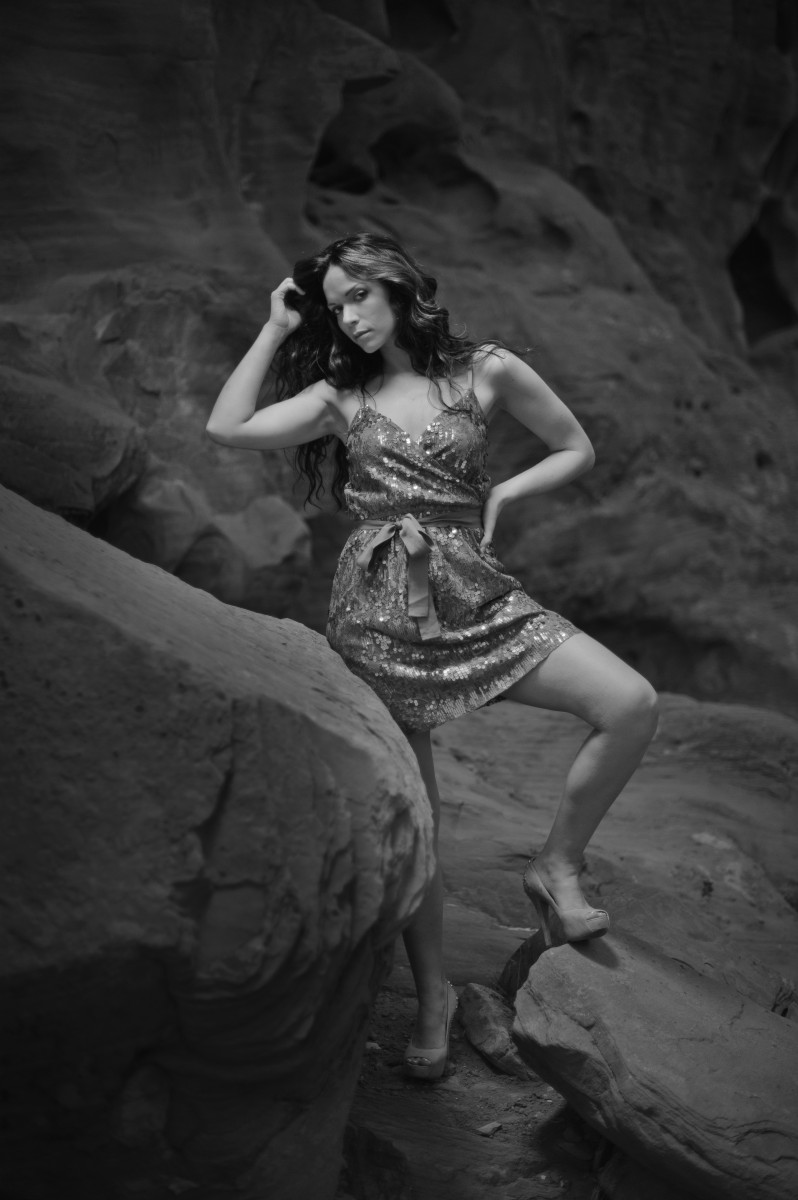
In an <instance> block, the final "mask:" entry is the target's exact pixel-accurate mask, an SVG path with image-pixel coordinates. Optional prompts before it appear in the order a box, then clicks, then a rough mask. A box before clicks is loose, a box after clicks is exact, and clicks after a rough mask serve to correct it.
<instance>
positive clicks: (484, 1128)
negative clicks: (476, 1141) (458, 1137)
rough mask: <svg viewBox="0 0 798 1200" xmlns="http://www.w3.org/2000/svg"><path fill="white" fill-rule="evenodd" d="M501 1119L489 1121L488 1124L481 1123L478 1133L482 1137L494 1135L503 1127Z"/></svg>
mask: <svg viewBox="0 0 798 1200" xmlns="http://www.w3.org/2000/svg"><path fill="white" fill-rule="evenodd" d="M501 1127H502V1123H501V1121H488V1123H487V1125H480V1127H479V1129H478V1130H477V1133H478V1134H480V1135H481V1136H482V1137H493V1135H494V1133H496V1132H497V1131H498V1130H499V1129H501Z"/></svg>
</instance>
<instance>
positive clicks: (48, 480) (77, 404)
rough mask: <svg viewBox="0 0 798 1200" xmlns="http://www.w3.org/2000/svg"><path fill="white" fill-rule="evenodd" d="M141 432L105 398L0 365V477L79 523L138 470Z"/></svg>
mask: <svg viewBox="0 0 798 1200" xmlns="http://www.w3.org/2000/svg"><path fill="white" fill-rule="evenodd" d="M146 454H147V451H146V439H145V437H144V434H143V432H142V430H141V429H140V427H139V426H138V425H137V424H136V422H135V421H132V420H131V419H130V417H128V416H126V415H125V414H124V413H123V412H120V411H119V409H118V408H116V407H115V406H114V405H113V404H107V403H103V400H102V399H101V398H100V397H97V396H85V395H81V394H79V393H78V391H77V389H76V388H71V387H68V386H67V385H65V384H63V383H60V382H59V381H58V380H56V379H52V378H46V377H42V376H40V375H29V374H26V373H24V372H22V371H17V370H14V369H13V368H12V367H8V366H4V367H3V368H2V369H0V482H1V483H2V484H3V485H4V486H5V487H9V488H12V489H13V490H14V491H15V492H19V494H20V495H22V496H25V498H26V499H28V500H31V501H33V503H34V504H39V505H41V506H42V507H43V508H49V509H52V510H54V511H56V512H61V513H69V514H70V516H72V517H74V518H75V519H78V520H80V521H81V522H88V521H90V520H91V519H92V518H93V517H94V516H95V514H96V513H97V512H98V511H100V510H101V509H103V508H104V507H106V506H107V505H109V504H111V503H112V502H113V501H114V500H115V499H116V498H117V497H118V496H119V495H121V494H122V493H123V492H125V491H126V490H127V489H128V488H130V487H131V486H132V485H133V484H134V483H135V482H136V480H137V479H138V477H139V475H140V474H141V473H142V471H143V469H144V464H145V461H146Z"/></svg>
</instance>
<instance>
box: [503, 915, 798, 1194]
mask: <svg viewBox="0 0 798 1200" xmlns="http://www.w3.org/2000/svg"><path fill="white" fill-rule="evenodd" d="M515 1006H516V1021H515V1024H514V1035H515V1038H516V1041H517V1044H518V1047H519V1050H520V1052H521V1055H522V1057H523V1058H524V1059H525V1060H526V1061H527V1062H528V1063H529V1064H530V1066H531V1067H532V1068H533V1069H534V1070H535V1071H537V1072H538V1073H539V1074H540V1075H542V1077H543V1078H544V1079H547V1080H548V1081H549V1083H551V1084H553V1086H554V1087H556V1088H557V1090H558V1091H559V1092H561V1093H562V1095H564V1096H565V1097H566V1099H567V1100H568V1101H569V1103H570V1104H572V1105H573V1107H574V1108H575V1109H576V1111H577V1112H578V1113H580V1114H581V1115H582V1116H583V1117H584V1118H585V1120H587V1121H588V1122H589V1123H590V1124H591V1125H592V1126H593V1127H594V1128H595V1129H597V1130H598V1131H599V1132H600V1133H602V1134H604V1135H605V1136H606V1137H607V1138H609V1140H610V1141H612V1142H614V1143H615V1144H616V1145H618V1146H620V1147H621V1148H622V1149H623V1150H624V1151H626V1152H627V1153H628V1154H629V1155H630V1156H631V1157H632V1158H633V1159H635V1160H637V1161H639V1162H641V1163H643V1164H644V1165H645V1166H646V1167H648V1168H650V1169H652V1170H653V1171H654V1172H655V1173H656V1174H657V1175H658V1176H660V1177H662V1178H663V1179H665V1180H667V1181H669V1182H670V1183H672V1184H674V1185H679V1186H682V1187H684V1188H685V1189H687V1190H688V1191H689V1192H690V1193H691V1194H694V1195H695V1196H697V1197H700V1198H701V1200H749V1197H751V1196H757V1197H758V1200H784V1197H785V1196H791V1195H794V1194H795V1192H796V1189H798V1148H797V1147H796V1142H795V1129H796V1124H797V1123H798V1084H797V1083H796V1080H795V1074H794V1070H793V1067H792V1064H793V1063H794V1062H795V1060H796V1055H797V1054H798V1028H796V1026H795V1024H793V1023H792V1022H789V1021H785V1020H783V1019H782V1018H781V1017H780V1016H778V1015H776V1014H774V1013H771V1012H768V1011H766V1010H765V1009H763V1008H761V1007H760V1006H759V1005H757V1004H754V1003H752V1002H750V1001H746V1000H744V999H742V998H741V997H740V996H739V995H738V994H736V993H735V992H733V991H731V990H729V989H728V988H726V987H725V986H723V985H722V984H718V983H717V982H715V981H713V980H709V979H707V978H705V977H704V976H702V975H700V974H699V973H698V972H696V971H694V970H693V969H691V968H690V967H689V966H687V965H686V964H684V963H678V962H674V961H673V960H671V959H667V958H665V957H664V956H662V955H660V954H659V953H658V952H657V951H656V950H655V949H654V948H653V947H652V946H650V945H649V944H648V943H646V942H643V941H641V940H639V939H637V938H634V937H633V936H632V935H629V934H622V935H618V934H616V935H615V936H613V937H612V938H607V939H606V940H602V942H601V943H592V944H588V945H587V946H586V947H578V948H577V947H573V946H559V947H556V948H554V949H552V950H549V951H547V953H545V954H543V955H542V956H541V958H540V960H539V961H538V962H537V963H536V964H535V966H534V967H533V968H532V970H531V971H530V973H529V976H528V978H527V981H526V983H525V984H524V985H523V987H522V988H521V990H520V991H519V992H518V994H517V996H516V1000H515Z"/></svg>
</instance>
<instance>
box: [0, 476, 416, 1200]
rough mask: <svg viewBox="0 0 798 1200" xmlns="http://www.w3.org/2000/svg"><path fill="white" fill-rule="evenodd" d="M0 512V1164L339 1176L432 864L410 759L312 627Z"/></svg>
mask: <svg viewBox="0 0 798 1200" xmlns="http://www.w3.org/2000/svg"><path fill="white" fill-rule="evenodd" d="M0 517H1V518H2V541H1V542H0V546H1V548H2V549H1V554H2V566H3V570H2V585H1V587H0V599H1V600H2V606H1V608H0V612H1V613H2V616H1V617H0V639H1V640H2V677H1V678H0V683H1V684H2V692H1V693H0V694H1V696H2V703H3V722H4V739H3V752H2V760H1V761H0V790H2V794H3V796H4V798H5V813H6V816H5V833H4V837H3V841H2V848H0V878H2V880H3V905H4V920H3V935H2V946H1V949H2V953H1V954H0V961H1V962H2V967H1V968H0V992H2V999H3V1005H2V1007H3V1020H2V1041H3V1055H4V1077H5V1080H6V1085H7V1094H8V1095H9V1096H10V1097H11V1099H9V1100H8V1101H7V1102H6V1110H5V1112H4V1114H3V1120H4V1123H5V1126H6V1128H7V1130H8V1131H10V1133H11V1135H12V1138H11V1140H12V1142H13V1144H14V1151H13V1153H12V1154H11V1156H10V1158H9V1156H8V1155H7V1156H6V1161H5V1162H4V1175H5V1178H6V1180H7V1181H10V1182H11V1183H13V1190H14V1195H15V1196H19V1197H25V1198H27V1197H29V1196H38V1195H41V1194H59V1195H73V1194H82V1195H89V1194H103V1195H111V1194H112V1187H121V1186H123V1185H124V1186H130V1187H134V1186H135V1188H136V1190H137V1193H138V1194H144V1195H147V1196H150V1195H155V1194H156V1191H157V1188H158V1187H161V1188H162V1187H163V1186H164V1181H166V1182H168V1183H169V1185H170V1187H171V1188H172V1190H181V1189H183V1190H184V1189H185V1187H187V1186H189V1187H190V1186H191V1185H192V1184H194V1185H199V1186H200V1187H202V1188H205V1189H208V1188H212V1189H217V1188H218V1189H220V1190H222V1191H224V1192H225V1194H230V1195H233V1196H241V1197H246V1198H247V1200H265V1198H266V1197H268V1198H269V1200H277V1198H282V1200H305V1198H307V1200H311V1198H312V1200H317V1198H322V1197H329V1196H331V1195H332V1194H333V1192H334V1190H335V1184H336V1179H337V1175H338V1169H339V1165H340V1141H341V1136H342V1134H343V1128H344V1124H345V1122H346V1117H347V1112H348V1108H349V1102H350V1098H351V1093H352V1089H353V1087H354V1082H355V1079H356V1076H357V1071H358V1066H359V1062H360V1055H361V1049H362V1044H363V1039H364V1036H365V1025H366V1020H367V1015H368V1010H369V1006H370V1003H371V999H372V997H373V995H374V992H375V989H376V987H377V986H378V984H379V981H380V978H381V977H382V975H383V973H384V970H385V967H386V963H387V957H388V954H389V947H390V944H391V942H392V939H393V938H394V936H395V934H396V933H397V931H398V929H399V928H400V927H401V925H402V923H403V922H405V921H406V920H407V919H408V917H409V916H410V914H411V913H412V911H413V910H414V908H415V906H416V904H417V903H418V901H419V899H420V896H421V894H422V890H423V887H424V885H425V883H426V881H427V879H428V877H429V874H430V871H431V848H430V847H431V841H430V825H429V817H428V809H427V804H426V799H425V793H424V791H423V787H422V785H421V782H420V779H419V776H418V772H417V768H416V763H415V759H414V757H413V755H412V753H411V751H410V749H409V747H408V746H407V743H406V742H405V740H404V739H403V738H402V736H401V734H400V733H399V732H398V730H397V729H396V726H395V725H394V724H393V722H392V721H391V719H390V717H389V716H388V714H387V712H386V710H385V709H384V708H383V707H382V706H381V705H380V703H379V702H378V701H377V700H376V698H375V697H374V695H373V693H372V692H371V691H370V690H369V689H368V688H367V687H366V686H365V685H363V684H362V683H360V682H359V681H358V680H356V679H355V678H354V677H352V676H351V675H350V674H349V672H348V671H346V669H345V668H344V667H343V664H342V663H341V661H340V659H339V658H338V657H337V655H335V654H334V653H333V652H332V651H331V650H330V649H329V647H328V646H327V644H326V642H325V641H324V640H323V639H322V638H320V637H318V636H317V635H315V634H313V633H310V632H309V631H308V630H306V629H304V628H303V627H302V626H299V625H297V624H294V623H293V622H290V621H289V622H281V621H277V620H275V619H273V618H269V617H263V616H259V615H257V614H255V613H251V612H246V611H243V610H237V609H232V608H229V607H226V606H225V605H222V604H220V603H218V602H217V601H216V600H214V599H213V598H212V597H210V596H209V595H207V594H206V593H204V592H200V591H198V590H195V589H193V588H189V587H186V586H185V585H184V584H182V583H180V582H179V581H178V580H176V579H174V578H173V577H172V576H170V575H168V574H166V573H165V572H163V571H162V570H160V569H158V568H156V567H152V566H148V565H145V564H142V563H139V562H136V561H135V560H133V559H131V558H130V557H128V556H127V555H125V554H123V553H121V552H120V551H118V550H116V549H114V548H113V547H110V546H108V545H106V544H105V543H103V542H101V541H99V540H97V539H95V538H92V537H90V536H89V535H87V534H84V533H82V532H80V531H78V530H76V529H74V528H72V527H70V526H69V525H67V524H66V523H65V522H63V521H62V520H61V519H59V518H57V517H55V516H52V515H49V514H46V513H43V512H41V511H40V510H39V509H36V508H34V507H33V506H31V505H29V504H28V503H27V502H26V501H24V500H22V499H20V498H19V497H17V496H14V495H13V494H12V493H10V492H6V491H0ZM48 1189H49V1191H48ZM148 1189H149V1190H148ZM114 1194H115V1193H114ZM157 1194H159V1195H160V1194H161V1192H157ZM202 1194H210V1192H209V1191H204V1192H203V1193H202ZM214 1194H215V1192H214Z"/></svg>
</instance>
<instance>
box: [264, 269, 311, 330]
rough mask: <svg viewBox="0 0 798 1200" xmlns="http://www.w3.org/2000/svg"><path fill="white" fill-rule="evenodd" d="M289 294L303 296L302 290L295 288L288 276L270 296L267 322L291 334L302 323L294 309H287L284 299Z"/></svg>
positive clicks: (299, 314) (300, 315)
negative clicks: (294, 293) (293, 293)
mask: <svg viewBox="0 0 798 1200" xmlns="http://www.w3.org/2000/svg"><path fill="white" fill-rule="evenodd" d="M289 292H298V293H299V295H301V296H304V295H305V291H304V288H301V287H297V285H296V284H295V283H294V281H293V279H292V278H291V276H290V275H289V277H288V278H287V279H284V280H283V282H282V283H281V284H279V285H278V286H277V287H276V288H275V289H274V291H273V292H272V294H271V314H270V317H269V320H270V321H271V322H272V324H273V325H275V326H277V327H279V328H282V329H287V330H288V331H289V332H293V330H294V329H296V328H297V326H298V325H299V324H300V323H301V321H302V314H301V313H300V312H299V311H298V310H297V309H296V308H289V307H288V305H287V304H286V302H285V298H286V296H287V295H288V293H289Z"/></svg>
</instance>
